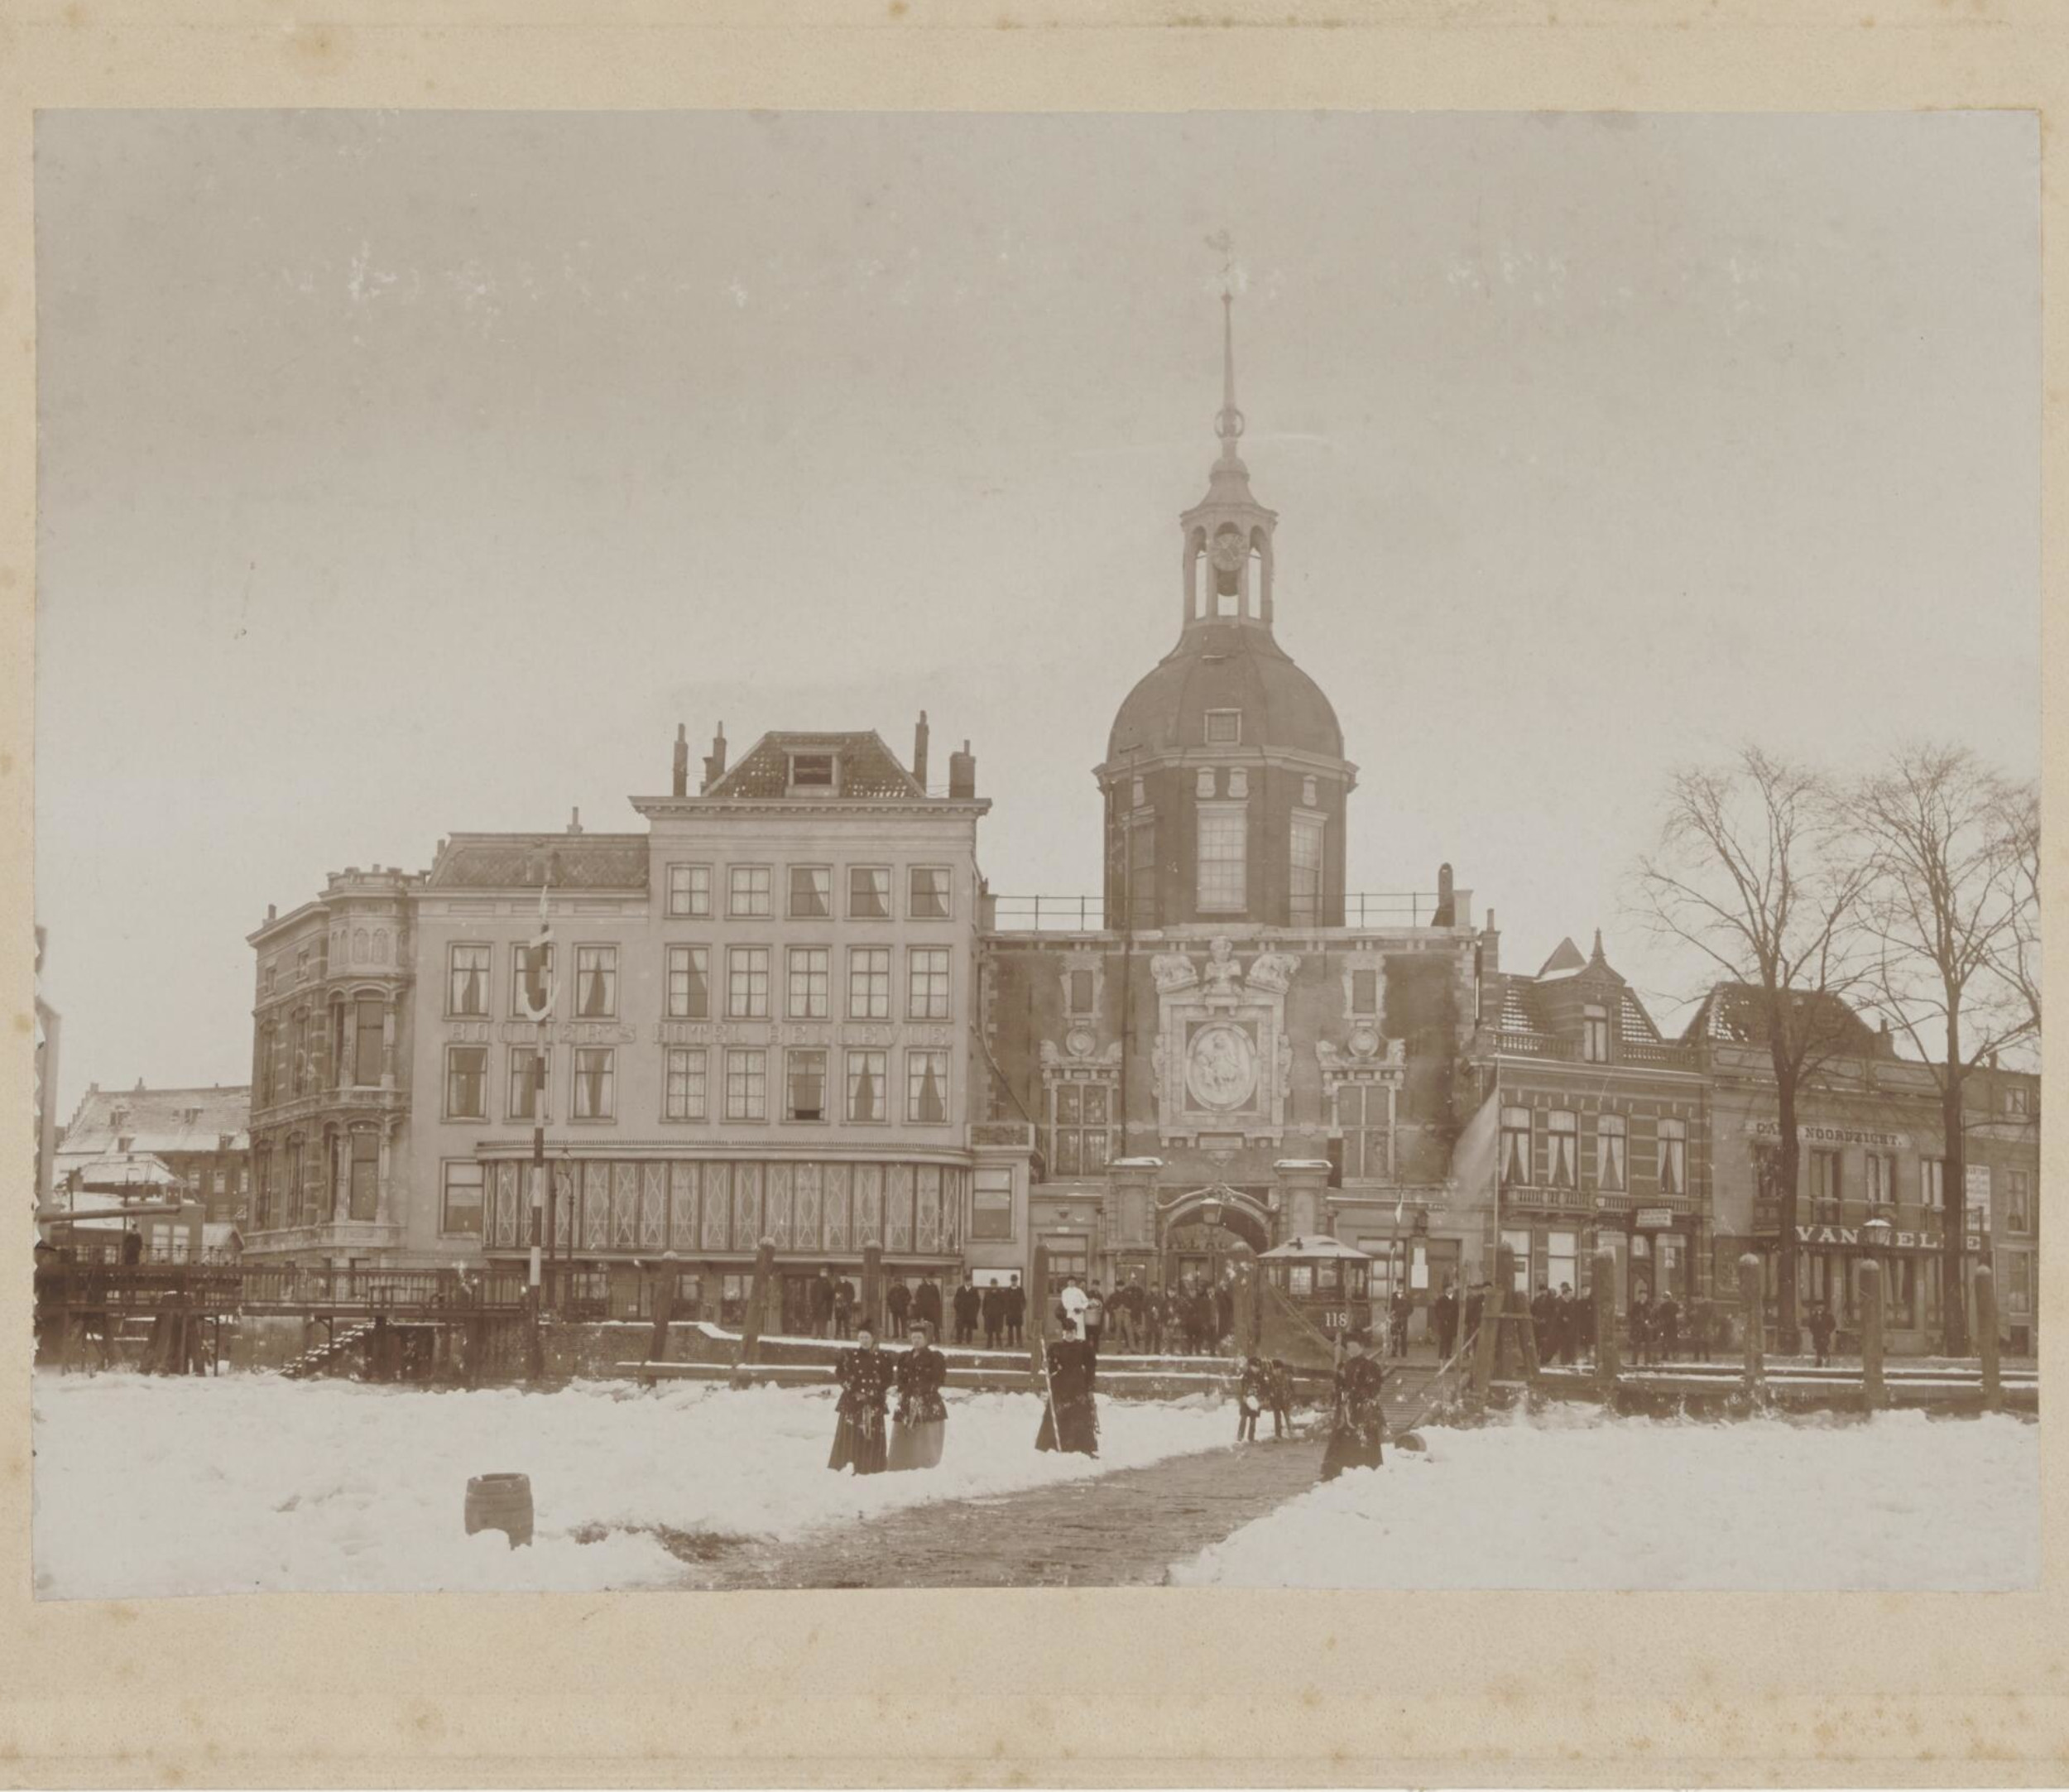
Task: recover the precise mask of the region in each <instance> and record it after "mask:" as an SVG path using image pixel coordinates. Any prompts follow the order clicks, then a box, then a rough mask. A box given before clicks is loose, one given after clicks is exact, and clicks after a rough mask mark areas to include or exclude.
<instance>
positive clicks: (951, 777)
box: [948, 741, 977, 802]
mask: <svg viewBox="0 0 2069 1792" xmlns="http://www.w3.org/2000/svg"><path fill="white" fill-rule="evenodd" d="M948 795H950V796H951V797H953V798H955V799H957V800H959V801H962V802H967V801H969V800H971V799H972V798H973V797H974V796H975V795H977V756H976V755H975V754H974V753H972V752H971V751H970V743H969V742H967V741H965V742H963V743H962V752H957V753H950V754H949V755H948Z"/></svg>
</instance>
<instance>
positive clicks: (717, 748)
mask: <svg viewBox="0 0 2069 1792" xmlns="http://www.w3.org/2000/svg"><path fill="white" fill-rule="evenodd" d="M725 775H726V724H725V723H722V722H721V723H719V724H718V733H716V734H714V735H713V736H712V737H711V751H710V752H708V753H706V754H705V755H704V784H703V787H704V789H706V790H709V789H710V788H711V787H712V786H713V785H714V784H716V783H717V782H718V781H719V780H720V779H721V778H722V777H723V776H725Z"/></svg>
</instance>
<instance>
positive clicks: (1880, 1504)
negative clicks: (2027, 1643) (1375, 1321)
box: [1171, 1407, 2040, 1592]
mask: <svg viewBox="0 0 2069 1792" xmlns="http://www.w3.org/2000/svg"><path fill="white" fill-rule="evenodd" d="M1421 1435H1422V1437H1423V1439H1424V1440H1425V1441H1426V1443H1427V1444H1428V1451H1427V1453H1423V1454H1417V1453H1412V1452H1407V1451H1402V1452H1396V1451H1393V1450H1389V1451H1388V1453H1387V1458H1386V1461H1385V1463H1384V1464H1383V1465H1382V1466H1381V1467H1380V1468H1376V1469H1361V1470H1354V1471H1352V1472H1351V1473H1348V1474H1346V1475H1344V1476H1342V1477H1341V1478H1339V1479H1338V1480H1336V1481H1334V1482H1330V1483H1329V1484H1328V1485H1327V1486H1325V1487H1317V1488H1316V1489H1315V1490H1314V1491H1313V1492H1312V1493H1307V1494H1303V1495H1302V1496H1300V1497H1299V1498H1297V1499H1294V1500H1292V1501H1289V1502H1288V1503H1287V1504H1285V1505H1284V1506H1280V1507H1279V1508H1278V1509H1277V1510H1276V1511H1273V1512H1271V1513H1270V1514H1268V1515H1267V1516H1265V1517H1264V1518H1261V1519H1259V1520H1257V1521H1255V1523H1253V1524H1250V1525H1246V1526H1244V1527H1243V1528H1242V1529H1241V1530H1238V1531H1236V1533H1235V1534H1234V1535H1231V1536H1230V1537H1228V1538H1227V1539H1225V1540H1223V1541H1222V1542H1221V1543H1219V1544H1217V1545H1214V1546H1213V1547H1212V1548H1211V1549H1207V1550H1205V1551H1203V1553H1202V1554H1200V1555H1198V1557H1196V1558H1194V1559H1193V1560H1191V1561H1188V1562H1184V1563H1181V1564H1178V1565H1177V1566H1175V1567H1174V1569H1172V1573H1171V1578H1172V1580H1173V1581H1174V1583H1177V1584H1179V1585H1181V1586H1209V1585H1218V1586H1230V1587H1386V1588H1410V1587H1414V1588H1423V1587H1429V1588H1481V1587H1484V1588H1611V1589H1613V1588H1669V1589H1671V1588H1687V1589H1731V1590H1736V1591H1744V1592H1763V1591H1780V1592H1805V1591H1812V1590H1817V1591H1824V1590H1861V1589H1867V1590H1885V1589H1887V1590H1903V1589H1916V1590H1922V1591H1948V1592H1975V1591H1985V1590H2003V1589H2009V1588H2025V1587H2033V1586H2037V1585H2038V1583H2039V1578H2040V1428H2039V1427H2038V1425H2036V1424H2025V1423H2022V1422H2021V1421H2019V1420H2016V1419H2012V1418H2006V1417H1994V1418H1984V1419H1979V1420H1931V1419H1928V1418H1927V1417H1926V1415H1924V1414H1923V1413H1918V1412H1899V1413H1884V1414H1880V1415H1877V1417H1876V1418H1875V1420H1873V1421H1872V1422H1870V1423H1866V1424H1863V1423H1859V1422H1852V1423H1848V1422H1840V1421H1834V1420H1798V1421H1792V1420H1779V1419H1774V1420H1746V1421H1742V1422H1740V1423H1735V1424H1700V1423H1694V1422H1687V1421H1682V1422H1671V1421H1670V1422H1660V1421H1655V1420H1643V1419H1613V1418H1606V1417H1605V1416H1603V1415H1601V1412H1600V1411H1599V1410H1591V1409H1587V1408H1578V1407H1559V1408H1553V1409H1551V1410H1548V1411H1547V1412H1546V1413H1544V1414H1543V1415H1539V1417H1537V1418H1534V1419H1529V1420H1522V1419H1519V1420H1515V1421H1512V1422H1510V1423H1505V1424H1491V1425H1487V1426H1485V1427H1481V1428H1480V1429H1471V1430H1451V1429H1439V1428H1436V1427H1433V1428H1431V1429H1428V1430H1425V1431H1423V1433H1422V1434H1421Z"/></svg>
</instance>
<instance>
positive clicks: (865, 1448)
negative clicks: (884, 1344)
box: [826, 1325, 890, 1475]
mask: <svg viewBox="0 0 2069 1792" xmlns="http://www.w3.org/2000/svg"><path fill="white" fill-rule="evenodd" d="M833 1379H834V1380H835V1381H838V1382H839V1383H840V1384H841V1400H840V1404H839V1405H838V1406H836V1407H835V1408H834V1409H833V1410H834V1411H835V1412H836V1413H837V1414H838V1415H839V1416H838V1420H837V1421H836V1423H835V1424H834V1427H833V1454H832V1455H831V1456H829V1457H828V1458H827V1461H826V1466H827V1467H828V1468H832V1469H836V1470H838V1469H842V1468H849V1467H851V1466H852V1468H854V1470H855V1473H857V1474H858V1475H874V1474H878V1473H881V1472H882V1470H883V1467H884V1406H885V1404H886V1401H887V1400H889V1398H890V1358H889V1357H886V1355H885V1354H884V1353H883V1352H882V1351H881V1350H879V1349H878V1348H876V1333H874V1332H872V1331H871V1330H870V1328H868V1327H867V1326H866V1325H865V1326H863V1327H862V1329H861V1331H859V1332H858V1333H857V1334H856V1338H855V1348H853V1349H852V1350H843V1351H842V1352H841V1354H840V1357H839V1358H838V1360H837V1361H836V1362H835V1363H834V1365H833Z"/></svg>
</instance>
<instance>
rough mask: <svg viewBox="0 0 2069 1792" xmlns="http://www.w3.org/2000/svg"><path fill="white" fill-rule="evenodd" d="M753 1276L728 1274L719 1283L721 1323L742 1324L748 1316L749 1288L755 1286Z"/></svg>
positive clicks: (719, 1319)
mask: <svg viewBox="0 0 2069 1792" xmlns="http://www.w3.org/2000/svg"><path fill="white" fill-rule="evenodd" d="M753 1284H754V1278H753V1277H752V1276H722V1277H721V1278H720V1279H719V1284H718V1323H719V1324H721V1325H741V1324H745V1323H746V1318H747V1290H749V1289H750V1288H751V1287H752V1286H753Z"/></svg>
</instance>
